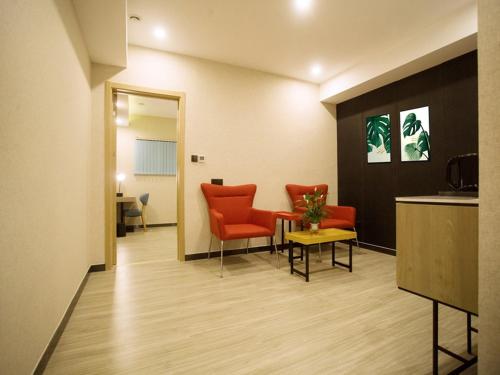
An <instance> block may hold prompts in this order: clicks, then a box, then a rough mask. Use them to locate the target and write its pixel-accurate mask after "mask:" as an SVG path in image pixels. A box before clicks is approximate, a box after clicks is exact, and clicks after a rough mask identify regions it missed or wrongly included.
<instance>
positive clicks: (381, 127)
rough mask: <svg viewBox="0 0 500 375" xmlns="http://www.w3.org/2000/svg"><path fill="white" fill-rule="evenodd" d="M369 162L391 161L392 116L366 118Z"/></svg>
mask: <svg viewBox="0 0 500 375" xmlns="http://www.w3.org/2000/svg"><path fill="white" fill-rule="evenodd" d="M366 145H367V148H368V149H367V151H368V163H389V162H390V161H391V118H390V116H389V115H388V114H387V115H379V116H372V117H367V118H366Z"/></svg>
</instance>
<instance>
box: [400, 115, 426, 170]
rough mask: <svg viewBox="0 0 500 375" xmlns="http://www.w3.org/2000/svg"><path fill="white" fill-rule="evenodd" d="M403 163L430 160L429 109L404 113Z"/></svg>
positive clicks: (402, 119)
mask: <svg viewBox="0 0 500 375" xmlns="http://www.w3.org/2000/svg"><path fill="white" fill-rule="evenodd" d="M399 120H400V123H401V161H427V160H429V159H430V149H431V145H430V132H429V107H421V108H415V109H410V110H408V111H402V112H400V115H399Z"/></svg>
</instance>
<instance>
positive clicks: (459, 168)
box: [446, 153, 479, 192]
mask: <svg viewBox="0 0 500 375" xmlns="http://www.w3.org/2000/svg"><path fill="white" fill-rule="evenodd" d="M478 180H479V159H478V155H477V154H476V153H470V154H464V155H457V156H454V157H452V158H451V159H450V160H448V164H447V165H446V182H447V183H448V186H449V187H450V188H451V189H452V190H453V191H455V192H462V191H478V189H479V182H478Z"/></svg>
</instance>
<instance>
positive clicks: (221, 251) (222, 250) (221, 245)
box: [220, 240, 224, 278]
mask: <svg viewBox="0 0 500 375" xmlns="http://www.w3.org/2000/svg"><path fill="white" fill-rule="evenodd" d="M223 261H224V241H222V240H221V241H220V277H221V278H222V277H223V276H222V264H223Z"/></svg>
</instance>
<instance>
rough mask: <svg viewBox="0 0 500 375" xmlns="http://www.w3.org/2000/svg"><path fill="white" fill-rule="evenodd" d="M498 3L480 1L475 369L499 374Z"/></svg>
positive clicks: (499, 16)
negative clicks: (477, 359) (477, 273)
mask: <svg viewBox="0 0 500 375" xmlns="http://www.w3.org/2000/svg"><path fill="white" fill-rule="evenodd" d="M499 19H500V2H499V1H498V0H479V32H478V53H479V56H478V61H479V160H480V164H479V180H480V185H479V196H480V203H479V317H480V321H479V324H480V325H479V373H480V374H499V373H500V231H499V229H500V208H499V207H500V195H499V193H500V188H499V187H500V152H499V150H500V126H499V121H498V119H499V116H498V110H499V103H500V100H499V93H500V24H499V23H498V20H499Z"/></svg>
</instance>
